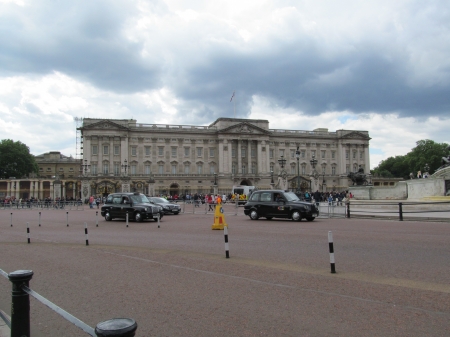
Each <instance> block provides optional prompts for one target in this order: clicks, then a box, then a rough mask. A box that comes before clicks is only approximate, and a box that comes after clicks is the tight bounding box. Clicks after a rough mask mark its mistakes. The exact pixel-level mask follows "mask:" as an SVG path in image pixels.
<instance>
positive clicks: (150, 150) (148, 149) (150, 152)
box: [145, 146, 152, 156]
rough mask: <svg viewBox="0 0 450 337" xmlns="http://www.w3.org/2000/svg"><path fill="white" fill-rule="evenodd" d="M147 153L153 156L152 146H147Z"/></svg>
mask: <svg viewBox="0 0 450 337" xmlns="http://www.w3.org/2000/svg"><path fill="white" fill-rule="evenodd" d="M145 155H146V156H151V155H152V148H151V147H150V146H146V147H145Z"/></svg>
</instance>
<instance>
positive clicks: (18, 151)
mask: <svg viewBox="0 0 450 337" xmlns="http://www.w3.org/2000/svg"><path fill="white" fill-rule="evenodd" d="M32 172H35V173H38V165H37V164H36V160H35V159H34V156H33V155H32V154H30V148H29V147H28V146H26V145H25V144H23V143H22V142H20V141H17V142H15V141H13V140H11V139H3V140H2V141H1V142H0V177H1V178H9V177H16V178H24V177H26V176H27V175H28V174H30V173H32Z"/></svg>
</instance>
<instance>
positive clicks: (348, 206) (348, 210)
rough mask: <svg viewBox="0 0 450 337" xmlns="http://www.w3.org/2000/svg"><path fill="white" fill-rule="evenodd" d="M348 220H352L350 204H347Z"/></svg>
mask: <svg viewBox="0 0 450 337" xmlns="http://www.w3.org/2000/svg"><path fill="white" fill-rule="evenodd" d="M347 218H350V203H349V202H347Z"/></svg>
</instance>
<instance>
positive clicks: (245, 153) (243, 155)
mask: <svg viewBox="0 0 450 337" xmlns="http://www.w3.org/2000/svg"><path fill="white" fill-rule="evenodd" d="M241 157H242V158H244V157H247V149H246V148H245V147H243V148H242V149H241Z"/></svg>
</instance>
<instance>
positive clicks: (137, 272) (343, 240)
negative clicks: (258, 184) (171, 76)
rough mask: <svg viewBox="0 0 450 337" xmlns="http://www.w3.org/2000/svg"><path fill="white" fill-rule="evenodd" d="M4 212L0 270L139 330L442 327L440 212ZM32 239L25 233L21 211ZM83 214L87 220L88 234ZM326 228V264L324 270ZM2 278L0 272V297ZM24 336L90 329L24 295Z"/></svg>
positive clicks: (443, 331) (82, 313)
mask: <svg viewBox="0 0 450 337" xmlns="http://www.w3.org/2000/svg"><path fill="white" fill-rule="evenodd" d="M95 211H96V209H94V210H92V209H85V210H84V211H72V212H70V213H69V227H67V225H66V212H65V211H43V213H42V226H41V227H39V226H38V211H35V210H31V211H17V212H14V214H13V227H11V226H10V211H9V210H0V256H1V260H0V268H1V269H3V270H4V271H6V272H8V273H9V272H12V271H15V270H19V269H30V270H33V271H34V276H33V279H32V280H31V281H30V288H32V289H33V290H34V291H36V292H38V293H39V294H40V295H42V296H44V297H46V298H47V299H48V300H50V301H52V302H53V303H55V304H57V305H58V306H60V307H61V308H63V309H64V310H66V311H68V312H69V313H71V314H72V315H74V316H75V317H77V318H79V319H80V320H82V321H83V322H85V323H86V324H88V325H90V326H91V327H95V325H96V324H97V323H99V322H101V321H104V320H108V319H111V318H113V317H130V318H133V319H135V320H136V321H137V323H138V330H137V333H136V336H172V337H175V336H205V337H206V336H208V337H210V336H449V335H450V323H449V322H450V284H449V282H448V280H449V278H450V226H449V225H448V223H439V222H409V221H403V222H399V221H386V220H383V221H379V220H372V219H316V220H315V221H314V222H304V221H302V222H300V223H298V222H292V221H289V220H272V221H268V220H265V219H261V220H258V221H252V220H250V219H249V218H248V217H244V216H240V215H238V216H234V215H232V214H229V215H226V222H227V224H228V225H229V230H228V238H229V247H230V258H229V259H226V258H225V246H224V235H223V234H224V233H223V231H213V230H211V225H212V224H213V221H214V216H213V214H206V215H205V214H180V215H176V216H175V215H172V216H171V215H167V216H164V218H163V219H162V221H161V224H160V225H161V226H160V228H158V227H157V223H155V222H145V223H135V222H130V223H129V227H126V226H125V222H124V221H116V220H115V221H112V222H106V221H104V220H103V219H100V221H99V227H96V226H95V223H96V218H95ZM27 222H29V225H30V236H31V243H30V244H27V234H26V223H27ZM84 222H86V223H87V224H88V227H89V246H86V244H85V234H84ZM328 231H332V233H333V237H334V250H335V259H336V270H337V273H336V274H331V273H330V263H329V261H330V260H329V252H328ZM10 296H11V283H10V282H9V281H8V280H7V279H5V278H4V277H2V276H0V309H2V310H4V311H5V312H6V313H7V314H10V306H11V305H10V301H11V298H10ZM30 301H31V317H32V327H31V329H32V336H34V337H43V336H67V337H71V336H87V334H85V333H84V332H83V331H81V330H80V329H78V328H77V327H75V326H73V325H72V324H71V323H69V322H67V321H66V320H64V319H63V318H62V317H60V316H59V315H58V314H56V313H54V312H52V311H51V310H50V309H49V308H47V307H46V306H44V305H43V304H41V303H40V302H38V301H37V300H35V299H34V298H31V300H30Z"/></svg>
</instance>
